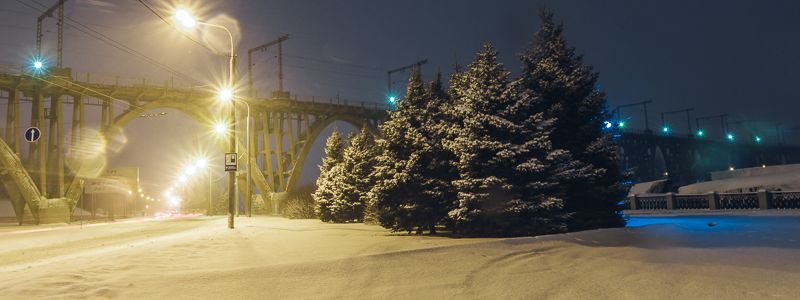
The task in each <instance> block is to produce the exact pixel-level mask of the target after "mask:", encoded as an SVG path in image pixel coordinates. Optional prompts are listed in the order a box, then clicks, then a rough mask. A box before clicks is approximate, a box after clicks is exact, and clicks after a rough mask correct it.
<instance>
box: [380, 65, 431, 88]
mask: <svg viewBox="0 0 800 300" xmlns="http://www.w3.org/2000/svg"><path fill="white" fill-rule="evenodd" d="M427 63H428V59H427V58H426V59H423V60H420V61H418V62H415V63H413V64H410V65H407V66H403V67H399V68H397V69H394V70H389V71H388V72H386V75H387V77H388V89H389V94H391V93H392V73H397V72H402V71H405V70H408V69H411V68H417V69H419V68H422V65H424V64H427Z"/></svg>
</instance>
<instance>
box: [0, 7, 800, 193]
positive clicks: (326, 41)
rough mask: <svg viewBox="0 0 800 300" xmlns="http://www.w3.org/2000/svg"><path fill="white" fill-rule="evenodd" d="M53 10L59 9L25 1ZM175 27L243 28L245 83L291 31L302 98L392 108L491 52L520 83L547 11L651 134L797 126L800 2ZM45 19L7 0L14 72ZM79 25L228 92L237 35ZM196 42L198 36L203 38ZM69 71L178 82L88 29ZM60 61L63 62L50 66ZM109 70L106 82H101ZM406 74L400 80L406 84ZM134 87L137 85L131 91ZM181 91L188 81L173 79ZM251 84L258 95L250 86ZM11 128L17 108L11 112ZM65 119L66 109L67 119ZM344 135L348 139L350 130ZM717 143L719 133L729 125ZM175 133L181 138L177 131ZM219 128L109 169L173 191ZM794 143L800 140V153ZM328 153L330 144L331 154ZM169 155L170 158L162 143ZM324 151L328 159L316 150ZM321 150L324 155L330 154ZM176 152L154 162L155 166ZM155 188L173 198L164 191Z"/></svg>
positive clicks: (90, 12) (113, 10) (216, 17)
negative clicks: (722, 123) (699, 120)
mask: <svg viewBox="0 0 800 300" xmlns="http://www.w3.org/2000/svg"><path fill="white" fill-rule="evenodd" d="M20 1H21V2H24V3H27V4H29V5H31V6H34V7H37V8H40V6H39V5H38V4H37V3H42V4H45V5H47V6H49V5H51V4H52V3H55V1H54V0H51V1H45V0H36V1H32V0H20ZM149 2H150V3H153V5H154V8H156V9H157V10H158V11H159V12H160V13H162V14H163V15H167V16H169V15H171V13H172V12H171V10H172V9H173V8H174V7H176V6H185V7H190V8H193V9H194V10H195V11H196V13H197V14H198V15H199V16H200V17H201V18H203V19H207V20H209V21H212V22H218V23H224V24H226V25H228V26H231V27H233V28H238V30H237V32H236V33H237V35H238V36H239V40H238V42H237V47H238V51H237V53H238V55H239V58H238V59H239V64H238V66H239V67H238V72H239V75H240V77H242V78H244V77H245V75H246V54H247V49H249V48H252V47H255V46H258V45H260V44H262V43H265V42H267V41H270V40H273V39H275V38H277V37H278V36H280V35H282V34H289V35H290V39H289V41H287V42H285V44H284V58H285V61H284V64H285V69H284V72H285V74H286V83H285V86H286V89H287V90H289V91H291V92H292V93H293V94H296V95H298V96H299V97H300V98H304V99H307V98H310V97H311V96H315V97H316V98H317V99H327V98H329V97H336V96H337V95H338V96H339V97H340V98H343V99H349V101H351V102H359V101H365V102H382V101H384V99H385V96H386V93H387V91H386V85H387V83H386V70H388V69H393V68H396V67H400V66H403V65H407V64H410V63H413V62H415V61H417V60H420V59H423V58H427V59H428V61H429V63H428V64H427V65H425V66H424V67H423V71H424V75H425V76H426V79H430V78H432V77H433V74H434V73H435V72H436V71H437V70H441V71H442V72H443V73H445V76H447V75H448V73H449V72H450V71H451V70H452V69H453V65H454V64H455V63H456V62H458V63H460V64H462V65H463V64H466V63H468V62H469V61H470V60H471V59H472V57H473V56H474V53H475V52H476V51H477V49H479V46H480V44H481V43H483V42H484V41H490V42H492V43H493V44H494V45H495V46H496V48H497V49H498V51H499V52H500V54H501V61H503V62H504V63H505V64H506V66H507V67H508V68H509V69H510V70H511V71H512V72H513V73H515V74H516V73H517V72H518V71H519V63H518V61H517V59H516V56H515V54H516V53H517V52H519V51H521V50H522V49H523V48H524V47H526V46H527V45H528V43H529V41H530V39H531V37H532V35H533V33H534V32H535V30H536V29H537V26H538V17H537V11H538V9H540V8H541V7H542V6H543V5H545V4H546V5H547V6H548V7H549V8H551V9H553V10H554V12H555V14H556V18H557V19H560V20H562V21H563V24H564V26H565V33H566V36H567V38H568V41H569V43H570V44H571V45H572V46H574V47H576V48H577V50H578V52H579V53H582V54H584V55H585V60H586V62H587V63H589V64H591V65H593V66H594V68H595V70H596V71H598V72H599V73H600V84H601V88H602V89H603V90H604V91H605V92H606V93H607V96H608V101H609V106H610V107H612V108H613V107H615V106H616V105H619V104H625V103H629V102H637V101H642V100H652V101H654V103H653V104H652V105H651V106H650V107H648V108H649V110H650V116H651V118H650V124H651V126H652V127H658V126H659V125H660V118H659V115H658V114H659V112H662V111H668V110H677V109H683V108H687V107H693V108H694V109H695V111H694V112H692V114H693V115H692V126H694V117H698V116H705V115H714V114H721V113H727V114H729V115H730V121H739V120H749V121H752V123H748V124H744V125H739V126H736V127H734V128H733V129H735V130H738V131H741V132H742V134H743V135H744V134H745V132H747V133H748V134H750V133H756V134H759V135H761V136H762V137H764V139H765V141H766V142H769V143H773V142H774V141H775V138H774V135H775V126H774V125H773V123H772V122H782V123H784V124H785V125H784V127H785V128H786V129H789V128H793V127H796V126H798V125H800V124H798V123H797V122H796V121H795V118H794V115H795V114H796V113H797V111H798V109H797V108H798V104H797V101H798V99H800V92H798V89H797V86H798V85H800V82H798V79H799V77H798V75H797V70H798V69H800V39H798V37H797V30H798V29H799V28H800V2H796V1H463V0H462V1H374V0H373V1H367V0H363V1H244V0H238V1H181V2H173V3H171V4H165V3H170V1H163V2H162V1H149ZM38 14H39V13H38V12H36V11H34V10H33V9H32V8H30V7H28V6H25V5H23V4H21V3H19V2H17V1H13V0H3V1H2V4H0V37H2V39H0V64H2V65H3V66H19V65H21V64H24V63H25V62H26V61H28V60H29V58H30V56H31V55H32V54H33V53H34V45H35V25H36V17H37V16H38ZM66 16H68V17H69V18H72V19H74V20H76V21H79V22H81V23H82V24H84V25H87V26H89V27H91V28H92V29H94V30H96V31H98V32H100V33H102V34H104V35H106V36H108V37H111V38H113V39H114V40H116V41H117V42H119V43H121V44H124V45H126V46H127V47H130V48H132V49H134V50H136V51H139V52H141V53H143V54H145V55H146V56H148V57H150V58H152V59H154V60H157V61H158V62H160V63H162V64H164V65H167V66H169V67H170V68H172V69H175V70H179V71H180V72H181V73H184V74H189V77H192V80H193V81H196V82H198V83H199V84H207V83H214V82H219V81H220V80H221V79H222V78H223V77H222V75H223V74H224V73H225V70H226V67H227V61H226V58H225V57H223V56H222V55H224V52H226V51H227V50H225V47H226V43H227V41H226V40H225V39H224V38H225V35H224V33H223V32H221V31H218V32H213V31H211V32H203V33H202V36H198V39H199V40H201V41H202V42H204V43H206V44H207V45H210V48H212V49H215V50H216V51H217V53H213V52H211V51H209V49H206V48H204V47H201V46H199V45H197V44H195V43H193V42H191V41H189V40H188V39H187V38H185V37H183V36H182V35H181V34H180V33H178V31H177V30H175V29H174V28H171V27H169V26H168V25H167V24H165V23H164V22H162V21H161V20H160V19H158V17H157V16H155V15H154V14H152V13H151V12H150V11H148V10H147V9H146V8H145V7H144V6H143V5H141V4H140V3H139V2H138V1H133V0H129V1H102V0H74V1H72V0H68V1H67V8H66ZM45 29H46V30H47V32H46V35H45V43H44V47H43V48H44V49H45V54H46V55H48V57H52V59H53V60H54V57H55V41H56V38H55V32H56V26H55V20H53V19H50V20H48V21H46V24H45ZM194 34H197V33H194ZM64 48H65V51H64V65H65V66H66V67H71V68H72V69H73V71H74V72H77V73H78V79H81V80H83V79H85V78H86V75H85V73H86V72H91V73H92V75H90V76H91V79H92V81H95V80H97V81H101V80H104V79H105V80H106V81H109V82H110V81H111V80H112V79H110V78H113V76H115V75H119V76H122V77H123V79H124V80H129V81H133V82H141V79H139V78H142V77H146V78H148V79H147V81H148V82H154V83H158V84H161V83H163V82H164V81H165V80H167V79H168V78H170V77H171V76H175V77H179V76H176V75H174V74H170V73H168V72H166V71H164V70H163V69H162V68H160V67H158V66H156V65H154V64H151V63H147V62H144V61H142V60H139V59H138V58H136V57H134V56H132V55H131V54H128V53H126V52H123V51H121V50H119V49H116V48H113V47H111V46H108V45H107V44H104V43H102V42H100V41H98V40H96V39H93V38H91V37H88V36H86V35H85V34H83V33H81V32H78V31H77V30H76V29H75V28H72V27H67V28H66V29H65V45H64ZM275 55H276V52H275V51H274V48H273V50H271V51H268V52H265V53H258V54H257V55H256V57H255V58H256V59H255V64H256V65H255V67H254V68H255V71H254V74H255V76H256V78H257V80H256V86H257V90H258V93H259V94H260V95H266V94H268V93H269V92H270V91H271V90H273V89H275V87H276V77H277V59H276V58H275ZM51 63H54V61H53V62H51ZM101 73H102V74H101ZM405 76H407V74H399V75H398V76H396V77H397V79H396V84H397V85H402V83H403V81H404V79H405ZM128 78H130V79H128ZM175 82H176V85H183V86H188V85H189V84H191V83H190V82H189V81H188V80H183V79H181V78H175ZM240 83H244V81H241V82H240ZM0 113H3V116H5V106H2V107H0ZM623 113H624V114H625V116H626V117H629V118H630V120H629V122H628V123H629V124H630V126H631V127H632V128H634V129H642V128H643V121H642V119H643V117H642V114H641V113H640V111H639V110H638V109H628V110H626V111H623ZM65 115H67V112H66V111H65ZM668 121H669V122H670V123H671V124H674V130H675V132H676V134H686V120H685V117H683V118H681V117H680V116H673V117H672V118H670V119H668ZM335 126H338V127H340V129H343V130H350V128H349V127H347V126H346V125H343V124H337V125H335ZM708 126H709V129H708V131H707V132H708V135H710V136H712V137H713V136H719V130H718V127H719V125H718V121H715V122H709V124H708ZM165 129H169V130H165ZM207 131H208V130H207V129H206V128H204V127H203V125H201V124H197V123H195V122H194V121H191V119H189V118H188V117H187V116H186V115H183V114H181V113H179V112H176V111H170V114H168V115H167V116H166V117H163V118H157V119H142V120H137V121H135V122H133V123H132V124H131V125H130V126H128V128H126V134H127V137H128V142H127V144H126V146H125V147H122V148H121V149H119V152H117V153H115V154H114V155H112V159H111V165H131V164H135V165H140V166H141V167H142V180H143V181H151V182H155V181H163V180H162V179H163V178H161V177H159V176H157V175H158V174H167V173H170V172H173V173H174V171H173V169H176V168H177V167H176V166H175V164H173V163H164V161H166V162H174V161H176V160H179V158H180V157H181V156H180V155H178V154H175V152H180V150H179V149H185V148H186V147H191V146H192V145H195V146H196V145H197V144H198V139H200V140H201V142H200V143H201V144H202V140H203V139H205V138H206V133H207ZM797 136H798V134H797V132H796V130H795V132H792V133H789V134H787V142H790V143H791V142H795V141H794V139H796V138H797ZM317 143H318V144H321V141H318V142H317ZM152 145H158V147H152ZM317 148H319V147H317ZM318 150H319V149H318ZM163 153H172V154H168V157H166V158H165V160H164V161H162V162H153V161H152V159H151V158H152V157H153V156H154V155H157V154H163ZM312 155H315V157H314V159H309V160H308V165H307V166H306V167H305V170H307V172H305V173H306V175H308V176H304V177H305V180H304V182H311V181H313V179H314V178H315V177H316V173H315V169H316V164H318V163H319V161H320V160H319V156H320V155H321V154H320V151H316V153H312ZM152 184H153V187H154V188H159V186H157V184H155V183H152Z"/></svg>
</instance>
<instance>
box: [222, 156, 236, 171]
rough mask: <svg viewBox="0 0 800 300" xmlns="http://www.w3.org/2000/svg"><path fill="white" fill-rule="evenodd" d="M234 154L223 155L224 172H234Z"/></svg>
mask: <svg viewBox="0 0 800 300" xmlns="http://www.w3.org/2000/svg"><path fill="white" fill-rule="evenodd" d="M236 157H237V155H236V153H225V171H226V172H236V169H237V168H236V167H237V163H236Z"/></svg>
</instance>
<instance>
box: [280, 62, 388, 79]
mask: <svg viewBox="0 0 800 300" xmlns="http://www.w3.org/2000/svg"><path fill="white" fill-rule="evenodd" d="M286 66H287V67H290V68H295V69H304V70H310V71H316V72H324V73H331V74H339V75H345V76H353V77H360V78H366V79H373V80H383V79H381V78H378V77H375V76H368V75H361V74H353V73H347V72H339V71H331V70H325V69H317V68H309V67H301V66H297V65H288V64H287V65H286Z"/></svg>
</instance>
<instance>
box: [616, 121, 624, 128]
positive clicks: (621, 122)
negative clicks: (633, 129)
mask: <svg viewBox="0 0 800 300" xmlns="http://www.w3.org/2000/svg"><path fill="white" fill-rule="evenodd" d="M617 127H619V128H625V121H620V122H619V123H617Z"/></svg>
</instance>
